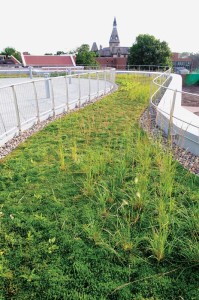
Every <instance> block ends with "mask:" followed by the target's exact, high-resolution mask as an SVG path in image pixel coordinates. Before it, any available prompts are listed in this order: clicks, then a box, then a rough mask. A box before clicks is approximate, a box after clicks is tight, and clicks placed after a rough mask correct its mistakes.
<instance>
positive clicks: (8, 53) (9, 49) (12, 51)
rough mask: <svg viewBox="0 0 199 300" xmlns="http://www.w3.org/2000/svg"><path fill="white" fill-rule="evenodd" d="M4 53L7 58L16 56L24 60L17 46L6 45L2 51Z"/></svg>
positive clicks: (19, 59)
mask: <svg viewBox="0 0 199 300" xmlns="http://www.w3.org/2000/svg"><path fill="white" fill-rule="evenodd" d="M1 54H2V55H5V56H6V58H8V57H9V56H11V55H12V56H14V57H15V58H16V59H17V60H18V61H20V62H22V59H21V54H20V52H19V51H17V50H16V49H15V48H13V47H6V48H4V49H3V51H2V52H1Z"/></svg>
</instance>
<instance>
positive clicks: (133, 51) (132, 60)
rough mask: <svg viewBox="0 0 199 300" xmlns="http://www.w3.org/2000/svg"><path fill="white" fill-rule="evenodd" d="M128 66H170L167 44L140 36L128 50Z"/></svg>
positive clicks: (148, 36)
mask: <svg viewBox="0 0 199 300" xmlns="http://www.w3.org/2000/svg"><path fill="white" fill-rule="evenodd" d="M128 65H156V66H172V62H171V50H170V48H169V46H168V44H167V43H166V42H165V41H163V42H161V41H160V40H158V39H156V38H155V37H154V36H153V35H149V34H140V35H138V36H137V38H136V41H135V43H134V44H133V45H132V47H131V48H130V54H129V56H128Z"/></svg>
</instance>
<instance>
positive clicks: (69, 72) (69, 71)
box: [68, 69, 71, 84]
mask: <svg viewBox="0 0 199 300" xmlns="http://www.w3.org/2000/svg"><path fill="white" fill-rule="evenodd" d="M68 75H69V77H68V79H69V84H71V69H68Z"/></svg>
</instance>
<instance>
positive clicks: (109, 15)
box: [0, 0, 199, 55]
mask: <svg viewBox="0 0 199 300" xmlns="http://www.w3.org/2000/svg"><path fill="white" fill-rule="evenodd" d="M2 8H3V9H2ZM114 17H116V20H117V30H118V34H119V38H120V46H128V47H131V46H132V45H133V43H134V42H135V39H136V37H137V36H138V35H139V34H150V35H153V36H155V38H157V39H159V40H160V41H166V42H167V43H168V46H169V47H170V49H171V51H172V52H193V53H197V52H199V38H198V32H199V30H198V29H199V27H198V24H199V0H189V1H185V0H164V1H163V0H136V1H135V0H122V1H119V0H99V1H96V0H73V1H72V0H9V1H8V4H6V3H4V5H3V6H1V14H0V29H1V34H0V51H2V50H3V49H4V48H6V47H8V46H9V47H14V48H15V49H16V50H17V51H20V52H24V51H28V52H30V54H40V55H41V54H45V53H53V54H55V53H56V52H57V51H64V52H67V51H70V50H75V49H76V48H77V47H80V46H81V45H82V44H88V45H89V46H90V47H91V46H92V44H93V42H96V43H97V45H98V47H99V46H100V45H102V46H103V47H108V46H109V38H110V35H111V32H112V28H113V20H114Z"/></svg>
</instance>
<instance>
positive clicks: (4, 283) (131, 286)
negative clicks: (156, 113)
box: [0, 75, 199, 300]
mask: <svg viewBox="0 0 199 300" xmlns="http://www.w3.org/2000/svg"><path fill="white" fill-rule="evenodd" d="M150 81H151V79H150V78H146V77H142V76H130V75H128V76H127V75H118V77H117V82H118V84H119V85H120V88H119V90H118V91H117V92H115V93H114V94H112V95H109V96H107V97H106V98H104V99H102V100H100V101H98V102H96V103H95V104H93V105H90V106H87V107H86V108H84V109H82V110H79V111H77V112H74V113H72V114H70V115H67V116H65V117H64V118H62V119H60V120H57V121H55V122H54V123H52V124H49V125H48V126H47V127H46V128H45V129H44V130H42V131H41V132H39V133H37V134H35V135H34V136H32V137H31V138H29V139H28V140H27V141H26V142H25V143H23V144H21V145H20V146H19V147H18V148H17V149H16V150H15V151H13V153H12V154H10V155H9V156H7V158H5V159H4V160H2V161H1V162H0V172H1V181H0V242H1V248H0V277H1V280H0V291H1V292H0V299H1V300H5V299H84V300H85V299H86V300H89V299H92V300H93V299H96V300H102V299H119V300H121V299H128V300H129V299H135V300H159V299H160V300H164V299H165V300H168V299H186V300H187V299H191V300H193V299H195V300H196V299H198V298H197V297H198V292H199V291H198V279H199V273H198V263H199V252H198V251H199V249H198V199H199V191H198V186H199V178H198V177H196V176H194V175H192V174H190V173H188V172H187V171H186V170H184V169H183V168H182V166H180V165H179V164H178V163H177V162H175V161H173V159H172V155H171V153H170V152H169V150H165V149H163V148H162V147H161V142H160V141H156V142H155V141H152V140H151V139H150V138H149V137H148V136H147V135H146V134H145V133H144V132H143V131H142V130H141V129H140V127H139V117H140V115H141V113H142V112H143V111H144V109H145V108H146V106H147V105H148V99H149V90H150Z"/></svg>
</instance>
